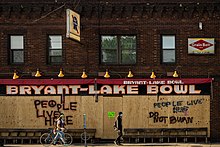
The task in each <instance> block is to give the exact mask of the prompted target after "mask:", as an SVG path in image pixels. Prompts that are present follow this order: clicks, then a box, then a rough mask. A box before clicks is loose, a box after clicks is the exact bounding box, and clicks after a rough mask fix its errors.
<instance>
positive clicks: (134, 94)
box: [0, 79, 212, 139]
mask: <svg viewBox="0 0 220 147" xmlns="http://www.w3.org/2000/svg"><path fill="white" fill-rule="evenodd" d="M211 80H212V79H178V80H176V79H174V80H173V79H158V80H152V79H139V80H137V79H126V80H124V79H108V80H105V79H100V80H99V79H97V80H93V79H88V80H81V79H79V80H76V79H75V80H74V79H54V80H46V79H41V80H33V79H31V80H30V79H29V80H28V79H26V80H25V79H17V80H2V81H1V87H0V88H1V96H0V103H1V107H0V114H1V128H48V127H51V126H53V125H54V123H55V119H56V118H57V116H58V115H59V112H63V113H64V114H65V121H66V125H67V126H66V127H67V128H69V129H75V128H76V129H77V128H83V114H86V123H87V128H95V129H96V137H97V138H103V139H112V138H115V136H116V133H115V132H114V130H113V124H114V120H115V118H116V116H117V113H118V112H119V111H123V114H124V115H123V124H124V126H123V127H124V128H197V127H198V128H199V127H205V128H208V130H209V135H210V99H211Z"/></svg>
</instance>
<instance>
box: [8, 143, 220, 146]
mask: <svg viewBox="0 0 220 147" xmlns="http://www.w3.org/2000/svg"><path fill="white" fill-rule="evenodd" d="M4 146H5V147H44V146H43V145H38V144H37V145H30V144H27V145H19V144H16V145H15V144H14V145H10V144H7V145H4ZM61 146H62V145H56V146H54V145H51V146H50V147H61ZM115 146H116V145H115V144H111V143H108V144H88V145H87V147H115ZM138 146H145V147H162V146H165V147H220V144H199V143H198V144H197V143H143V144H140V143H136V144H135V143H125V144H123V146H122V147H138ZM68 147H85V145H84V144H72V145H71V146H68ZM119 147H120V146H119Z"/></svg>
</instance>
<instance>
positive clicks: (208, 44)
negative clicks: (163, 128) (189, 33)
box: [188, 38, 215, 54]
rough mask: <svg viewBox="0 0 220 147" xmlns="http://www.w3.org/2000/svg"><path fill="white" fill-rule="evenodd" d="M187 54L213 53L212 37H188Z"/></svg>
mask: <svg viewBox="0 0 220 147" xmlns="http://www.w3.org/2000/svg"><path fill="white" fill-rule="evenodd" d="M188 53H189V54H214V53H215V47H214V38H188Z"/></svg>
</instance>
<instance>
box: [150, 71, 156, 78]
mask: <svg viewBox="0 0 220 147" xmlns="http://www.w3.org/2000/svg"><path fill="white" fill-rule="evenodd" d="M150 78H151V79H155V78H156V75H155V74H154V71H152V73H151V76H150Z"/></svg>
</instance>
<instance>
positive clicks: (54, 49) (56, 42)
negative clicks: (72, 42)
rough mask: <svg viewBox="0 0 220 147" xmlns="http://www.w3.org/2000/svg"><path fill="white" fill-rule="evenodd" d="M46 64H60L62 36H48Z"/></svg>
mask: <svg viewBox="0 0 220 147" xmlns="http://www.w3.org/2000/svg"><path fill="white" fill-rule="evenodd" d="M48 62H49V63H62V36H61V35H49V36H48Z"/></svg>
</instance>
